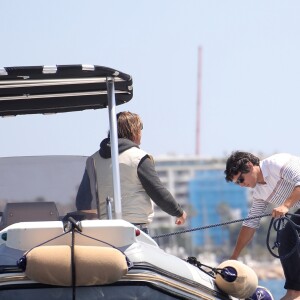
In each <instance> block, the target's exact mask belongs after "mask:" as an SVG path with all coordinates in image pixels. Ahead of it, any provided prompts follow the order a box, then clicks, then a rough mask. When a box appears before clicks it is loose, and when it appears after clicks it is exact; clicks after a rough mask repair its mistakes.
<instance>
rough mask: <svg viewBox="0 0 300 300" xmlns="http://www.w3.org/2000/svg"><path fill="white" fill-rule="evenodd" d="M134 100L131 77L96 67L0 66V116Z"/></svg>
mask: <svg viewBox="0 0 300 300" xmlns="http://www.w3.org/2000/svg"><path fill="white" fill-rule="evenodd" d="M111 82H113V83H114V90H113V91H114V94H115V104H116V105H119V104H123V103H126V102H128V101H130V100H131V99H132V96H133V88H132V79H131V76H130V75H128V74H125V73H122V72H119V71H117V70H114V69H110V68H106V67H101V66H94V65H56V66H26V67H4V68H1V67H0V116H8V115H24V114H38V113H42V114H45V113H58V112H69V111H80V110H85V109H98V108H105V107H107V106H108V94H109V93H110V89H109V91H108V83H110V86H111Z"/></svg>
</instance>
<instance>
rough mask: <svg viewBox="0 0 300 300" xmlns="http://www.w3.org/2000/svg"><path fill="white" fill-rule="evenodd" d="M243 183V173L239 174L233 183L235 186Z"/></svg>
mask: <svg viewBox="0 0 300 300" xmlns="http://www.w3.org/2000/svg"><path fill="white" fill-rule="evenodd" d="M244 181H245V178H244V176H243V173H241V175H240V176H239V177H238V179H237V180H236V181H235V182H234V183H235V184H237V185H240V184H241V183H243V182H244Z"/></svg>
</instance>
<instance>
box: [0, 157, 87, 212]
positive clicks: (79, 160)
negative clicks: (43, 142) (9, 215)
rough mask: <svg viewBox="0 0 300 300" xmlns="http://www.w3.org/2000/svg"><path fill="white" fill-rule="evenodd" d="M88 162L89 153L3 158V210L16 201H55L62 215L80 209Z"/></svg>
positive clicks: (0, 164)
mask: <svg viewBox="0 0 300 300" xmlns="http://www.w3.org/2000/svg"><path fill="white" fill-rule="evenodd" d="M85 161H86V157H85V156H28V157H5V158H0V170H1V172H0V199H1V201H0V211H1V212H3V210H4V208H5V206H6V203H15V202H55V203H56V206H57V209H58V213H59V215H60V216H64V215H66V214H67V213H68V212H71V211H74V210H76V207H75V198H76V194H77V190H78V186H79V184H80V181H81V179H82V175H83V173H84V168H85Z"/></svg>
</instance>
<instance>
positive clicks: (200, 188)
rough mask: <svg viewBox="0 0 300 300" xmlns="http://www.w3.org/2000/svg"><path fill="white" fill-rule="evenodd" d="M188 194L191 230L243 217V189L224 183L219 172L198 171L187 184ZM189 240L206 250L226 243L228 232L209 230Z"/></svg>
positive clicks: (221, 228)
mask: <svg viewBox="0 0 300 300" xmlns="http://www.w3.org/2000/svg"><path fill="white" fill-rule="evenodd" d="M189 191H190V195H189V202H190V204H191V206H192V211H193V216H192V218H191V226H192V227H193V228H195V227H209V226H211V225H216V224H221V223H227V222H230V221H233V220H238V219H242V218H245V217H246V216H247V212H248V207H247V199H248V194H247V189H241V188H240V187H238V186H237V185H235V184H233V183H227V182H226V181H225V179H224V170H223V169H222V170H201V171H198V172H197V173H196V176H195V178H193V179H192V180H191V181H190V184H189ZM229 226H230V225H229ZM192 238H193V244H194V245H195V246H201V247H204V248H207V249H210V248H211V247H216V246H222V245H225V244H226V243H228V241H229V230H228V227H226V226H216V227H213V226H212V227H209V228H207V229H203V230H199V231H195V233H194V234H193V236H192Z"/></svg>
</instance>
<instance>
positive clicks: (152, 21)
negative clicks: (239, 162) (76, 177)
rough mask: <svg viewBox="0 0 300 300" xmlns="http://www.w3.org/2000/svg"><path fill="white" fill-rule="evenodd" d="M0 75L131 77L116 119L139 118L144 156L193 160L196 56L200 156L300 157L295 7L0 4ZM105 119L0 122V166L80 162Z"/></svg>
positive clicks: (103, 130) (171, 1)
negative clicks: (10, 160) (130, 94)
mask: <svg viewBox="0 0 300 300" xmlns="http://www.w3.org/2000/svg"><path fill="white" fill-rule="evenodd" d="M0 11H1V26H0V37H1V46H0V47H1V48H0V49H1V50H0V54H1V55H0V66H1V67H6V66H20V65H24V66H25V65H53V64H81V63H83V64H95V65H102V66H106V67H111V68H115V69H117V70H120V71H122V72H125V73H128V74H130V75H132V77H133V84H134V98H133V100H132V101H131V102H130V103H128V104H126V105H123V106H119V107H118V108H117V111H121V110H130V111H134V112H136V113H138V114H140V116H141V117H142V119H143V122H144V130H143V137H142V148H144V149H145V150H147V151H149V152H150V153H151V154H153V155H154V156H157V155H161V154H170V153H174V154H180V155H188V154H194V153H195V141H196V132H195V128H196V99H197V51H198V47H201V48H202V51H203V54H202V82H201V84H202V85H201V86H202V104H201V133H200V141H201V144H200V154H201V155H202V156H204V157H207V156H217V157H222V156H224V155H227V154H229V153H230V152H231V151H233V150H236V149H240V150H246V151H254V152H263V153H267V154H271V153H274V152H291V153H293V154H298V155H299V154H300V146H299V145H300V143H299V141H298V139H299V138H298V132H297V131H298V123H299V121H298V120H299V111H300V102H299V98H300V85H299V75H300V54H299V53H300V38H299V37H300V18H299V13H300V2H299V1H296V0H286V1H279V0H273V1H270V0H269V1H262V0H251V1H240V0H228V1H221V0H219V1H217V0H206V1H204V0H189V1H183V0H182V1H178V0H159V1H158V0H154V1H144V0H128V1H123V0H110V1H100V0H94V1H92V0H85V1H78V0H77V1H75V0H73V1H70V0H66V1H58V0H51V1H49V0H44V1H37V0H36V1H34V0H27V1H22V0H14V1H1V2H0ZM107 130H108V113H107V111H106V110H97V111H85V112H79V113H77V112H76V113H67V114H58V115H51V116H34V115H31V116H18V117H15V118H4V119H3V118H1V119H0V137H1V147H0V156H14V155H21V156H22V155H51V154H79V155H89V154H92V153H93V152H95V151H96V150H97V149H98V145H99V143H100V141H101V140H102V138H103V137H105V136H106V134H107Z"/></svg>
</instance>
